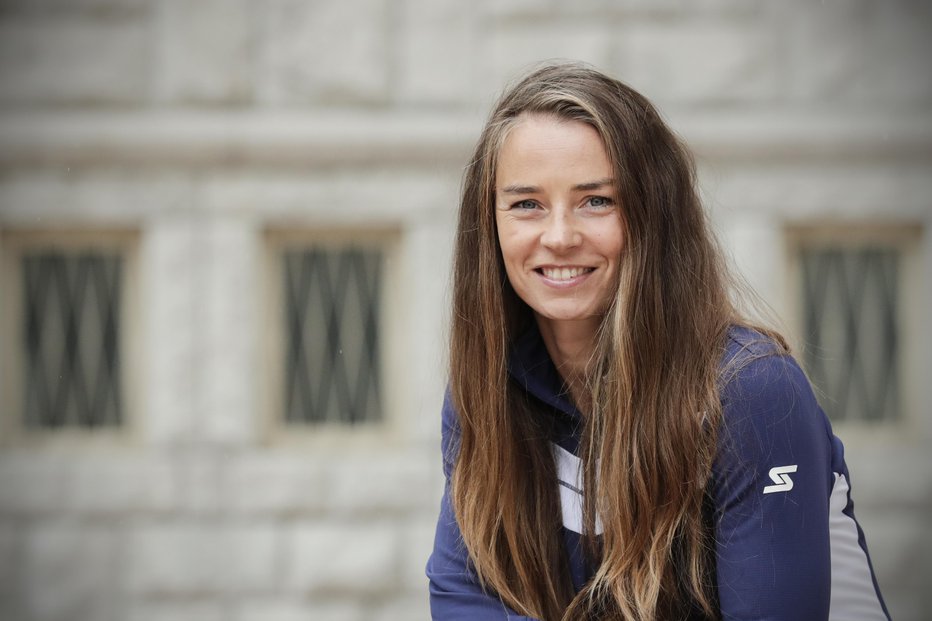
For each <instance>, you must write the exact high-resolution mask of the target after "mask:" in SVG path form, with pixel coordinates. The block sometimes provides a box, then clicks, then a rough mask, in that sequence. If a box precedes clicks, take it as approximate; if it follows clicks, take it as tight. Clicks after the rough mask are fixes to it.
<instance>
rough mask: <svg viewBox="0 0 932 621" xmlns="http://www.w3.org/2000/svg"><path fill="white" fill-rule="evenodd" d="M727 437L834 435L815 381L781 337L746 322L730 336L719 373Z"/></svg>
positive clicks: (822, 438) (819, 438)
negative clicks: (808, 375) (761, 330)
mask: <svg viewBox="0 0 932 621" xmlns="http://www.w3.org/2000/svg"><path fill="white" fill-rule="evenodd" d="M720 396H721V402H722V417H723V421H722V422H723V424H724V429H723V431H724V432H725V435H726V437H735V436H737V437H744V438H747V437H753V438H755V440H756V441H761V440H764V439H765V438H772V439H774V441H777V439H776V437H775V436H777V437H782V438H783V439H785V440H788V441H790V442H791V443H792V441H793V440H794V439H797V440H798V439H799V438H800V436H805V437H808V438H810V439H812V440H817V441H818V442H823V441H826V440H828V439H829V438H830V436H831V431H830V426H829V424H828V420H827V418H826V417H825V414H824V413H823V412H822V409H821V407H820V406H819V403H818V400H817V398H816V395H815V392H814V391H813V389H812V385H811V384H810V383H809V379H808V378H807V377H806V374H805V372H804V371H803V370H802V368H801V367H800V365H799V363H798V362H797V361H796V359H795V358H794V357H793V356H792V355H791V354H790V352H789V351H788V350H787V348H786V347H785V346H784V345H783V343H782V342H780V341H778V340H777V339H776V338H775V337H771V336H769V335H767V334H765V333H763V332H760V331H757V330H754V329H753V328H748V327H744V326H738V327H734V328H732V329H731V330H730V331H729V333H728V337H727V344H726V346H725V355H724V360H723V364H722V371H721V379H720Z"/></svg>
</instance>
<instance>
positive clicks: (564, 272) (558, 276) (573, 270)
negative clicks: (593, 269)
mask: <svg viewBox="0 0 932 621" xmlns="http://www.w3.org/2000/svg"><path fill="white" fill-rule="evenodd" d="M541 271H542V272H543V273H544V276H546V277H547V278H549V279H551V280H570V279H572V278H576V277H577V276H581V275H582V274H585V273H586V272H588V271H590V268H588V267H544V268H541Z"/></svg>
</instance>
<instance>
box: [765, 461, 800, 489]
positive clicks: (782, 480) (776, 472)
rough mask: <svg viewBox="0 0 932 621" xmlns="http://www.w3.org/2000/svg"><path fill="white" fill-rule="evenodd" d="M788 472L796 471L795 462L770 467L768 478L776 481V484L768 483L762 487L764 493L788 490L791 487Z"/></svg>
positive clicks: (791, 480)
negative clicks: (788, 464)
mask: <svg viewBox="0 0 932 621" xmlns="http://www.w3.org/2000/svg"><path fill="white" fill-rule="evenodd" d="M790 472H796V464H793V465H792V466H776V467H775V468H771V469H770V473H769V474H770V480H771V481H773V482H774V483H776V485H768V486H767V487H765V488H764V493H765V494H772V493H774V492H788V491H790V490H791V489H793V479H791V478H790V475H789V473H790Z"/></svg>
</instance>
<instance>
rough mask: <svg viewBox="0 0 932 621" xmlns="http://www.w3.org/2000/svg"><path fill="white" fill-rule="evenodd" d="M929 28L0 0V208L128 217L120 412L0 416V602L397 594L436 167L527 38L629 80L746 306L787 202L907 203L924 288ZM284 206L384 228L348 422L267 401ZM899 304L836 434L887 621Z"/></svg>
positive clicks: (269, 615)
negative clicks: (873, 388)
mask: <svg viewBox="0 0 932 621" xmlns="http://www.w3.org/2000/svg"><path fill="white" fill-rule="evenodd" d="M930 26H932V10H930V8H929V7H928V5H927V4H926V3H923V2H918V1H916V2H911V1H908V0H896V1H892V2H883V3H874V2H868V1H867V0H850V1H842V0H835V1H829V0H827V1H824V2H818V3H816V2H807V1H803V0H791V1H782V2H769V3H765V2H748V1H745V0H741V1H739V0H693V1H692V2H684V1H681V0H653V1H648V0H624V1H622V2H604V1H599V0H587V1H584V2H574V3H568V2H556V1H555V0H510V1H507V2H500V1H494V0H479V1H477V2H473V3H464V2H455V1H453V0H438V1H431V2H428V1H426V0H425V1H422V2H418V1H415V0H405V1H399V2H389V1H388V0H353V1H351V2H350V1H343V0H321V1H315V2H307V1H304V0H258V1H251V2H250V1H247V0H201V1H198V2H182V1H181V0H164V1H162V2H154V1H151V2H150V1H147V0H33V1H27V0H0V230H2V232H4V233H5V234H9V235H15V234H16V233H17V232H18V231H23V230H48V229H52V230H65V231H70V230H95V231H100V230H111V229H112V230H121V231H122V230H131V231H134V232H135V233H136V234H137V236H138V244H137V248H136V254H135V271H134V272H133V273H134V275H135V277H136V278H135V282H134V285H133V286H134V300H135V302H134V315H133V317H134V319H133V320H132V325H131V333H130V338H131V341H132V344H133V350H132V351H133V359H132V360H133V369H132V377H133V379H134V386H135V389H134V390H133V391H132V404H131V407H130V413H131V416H132V419H131V421H130V424H129V429H128V433H127V434H124V435H123V436H120V437H119V438H117V439H113V438H93V437H91V438H87V437H70V436H66V437H63V438H51V439H50V438H44V439H43V440H42V441H38V440H36V439H30V438H13V437H10V436H7V437H5V438H3V439H2V440H0V442H2V446H0V613H2V614H0V616H2V617H3V618H4V619H22V620H24V621H26V620H29V621H32V620H36V621H38V620H42V621H45V620H57V619H62V620H63V619H69V620H72V619H73V620H78V619H80V620H84V619H86V620H92V619H93V620H95V621H107V620H117V619H120V620H122V619H129V620H133V621H135V620H161V619H165V620H168V619H171V620H172V621H184V620H185V619H191V620H194V619H197V620H199V621H200V620H211V619H218V620H219V619H224V620H227V619H233V620H243V621H245V620H252V619H256V620H262V621H277V620H286V619H288V620H290V619H299V618H300V619H308V618H310V619H327V620H335V621H341V620H344V619H346V620H350V619H353V620H363V619H365V620H367V621H368V620H373V619H420V618H427V616H428V612H427V602H426V580H425V578H424V577H423V566H424V562H425V560H426V557H427V555H428V553H429V550H430V547H431V539H432V535H433V523H434V519H435V512H436V505H437V501H438V499H439V494H440V489H441V486H442V481H441V475H440V465H439V450H438V437H439V418H438V413H439V406H440V401H441V396H442V391H443V385H444V371H443V367H444V360H445V353H444V338H445V332H444V326H445V316H446V306H447V302H448V299H449V296H448V291H447V283H448V278H449V277H448V272H449V259H450V257H449V249H450V244H451V240H452V236H453V231H452V227H453V220H454V211H455V206H456V202H457V190H458V184H459V177H460V173H461V170H462V167H463V165H464V162H465V159H466V158H467V157H468V154H469V150H470V148H471V145H472V142H473V141H474V140H475V137H476V134H477V132H478V129H479V127H480V125H481V121H482V118H483V116H484V115H485V113H486V111H487V109H488V107H489V105H490V103H491V102H492V101H493V99H494V97H495V95H496V94H497V92H499V90H500V89H501V87H502V86H503V85H504V84H505V82H506V81H507V80H508V79H511V78H513V77H514V76H515V75H517V74H518V73H519V72H520V71H521V70H522V69H523V68H525V67H527V66H528V65H529V64H530V63H533V62H536V61H539V60H542V59H547V58H553V57H565V58H575V59H581V60H585V61H588V62H591V63H594V64H595V65H597V66H598V67H600V68H602V69H604V70H606V71H609V72H611V73H613V74H615V75H617V76H619V77H621V78H622V79H624V80H626V81H628V82H630V83H631V84H633V85H634V86H635V87H637V88H639V89H640V90H642V91H643V92H644V93H645V94H646V95H647V96H648V97H650V98H651V99H652V100H653V101H655V102H656V103H657V104H658V105H659V106H660V107H661V108H662V110H663V111H664V113H665V114H666V115H667V117H668V118H669V119H670V121H671V123H672V124H673V126H674V127H675V128H676V129H677V130H678V131H680V132H681V133H682V134H683V135H684V136H685V137H686V139H687V140H688V141H689V142H690V144H691V145H692V146H693V147H694V148H695V150H696V152H697V155H698V157H699V164H700V171H701V181H702V186H703V191H704V193H705V195H706V198H707V202H708V204H709V206H710V209H711V210H712V213H713V216H714V218H715V222H716V225H717V228H718V229H719V231H720V232H721V234H722V237H723V239H724V240H725V242H726V246H727V247H728V249H729V251H730V253H731V254H732V255H733V256H734V257H735V260H736V262H737V263H738V264H740V265H741V267H742V269H743V271H744V272H745V273H746V275H747V277H748V279H749V280H750V281H751V282H752V284H754V285H755V287H757V288H758V289H759V290H760V291H761V293H762V294H763V295H764V297H765V298H766V299H767V300H768V301H769V302H770V303H771V305H772V306H774V307H775V309H776V310H777V311H778V312H779V313H788V312H790V311H791V309H792V307H791V304H790V302H789V301H788V300H789V298H790V297H791V292H790V291H789V290H788V288H789V285H787V284H786V272H787V269H788V268H787V259H786V256H785V252H786V250H785V243H784V240H783V236H784V232H785V227H786V226H787V225H790V224H794V223H805V222H824V221H831V222H836V221H837V222H854V223H860V222H864V223H877V222H902V223H907V224H910V225H916V226H919V227H921V229H922V230H923V231H924V236H923V238H922V241H921V242H920V243H919V246H918V250H917V255H916V256H917V260H916V261H917V265H918V268H917V269H919V270H920V273H921V274H922V275H923V276H922V277H920V278H918V279H917V280H916V282H918V283H919V286H918V288H917V291H916V293H915V297H914V298H913V299H914V300H915V308H914V309H913V312H915V313H917V314H918V316H919V317H927V316H928V315H929V314H930V311H932V285H930V283H932V278H930V277H929V275H930V274H932V242H930V240H929V238H930V236H929V234H928V232H929V227H930V225H932V175H929V170H930V163H932V73H930V72H929V71H928V70H927V68H926V65H927V62H928V61H927V59H928V58H930V57H932V54H930V52H932V38H930V37H929V34H930ZM294 228H296V229H307V230H315V229H326V230H329V229H333V228H338V229H341V230H346V229H350V230H355V229H358V230H371V229H388V230H391V231H394V235H395V238H396V241H397V247H398V254H397V257H398V258H397V260H398V262H399V265H398V266H397V269H398V273H399V274H401V275H402V276H401V277H399V278H397V279H396V280H394V281H392V284H393V287H395V289H396V290H395V291H394V292H393V298H394V299H395V310H394V312H395V315H396V316H397V320H395V321H394V322H393V323H392V328H393V334H392V336H391V337H390V338H391V340H392V343H393V346H392V348H391V352H390V355H391V360H390V366H391V367H393V368H395V369H397V373H396V375H395V376H393V377H396V379H397V381H396V382H394V385H393V388H392V391H393V393H392V394H393V397H392V400H391V407H390V408H389V411H388V412H387V417H388V422H387V424H386V425H385V426H384V427H381V428H379V429H378V430H377V431H375V432H373V431H371V430H370V431H366V430H359V431H358V432H352V431H351V432H345V433H340V432H333V433H330V432H327V433H321V434H314V433H307V434H298V436H297V437H289V436H287V434H282V433H281V429H280V427H277V426H276V423H275V422H274V421H271V422H270V418H274V416H273V415H272V414H270V412H269V408H268V407H267V403H268V392H269V391H270V390H272V388H270V385H269V382H270V380H269V378H268V376H267V374H266V366H267V364H266V363H267V360H266V358H265V356H266V330H265V326H266V325H267V324H268V322H269V321H271V319H270V318H269V308H268V303H267V302H268V300H267V299H266V296H265V295H264V292H265V291H266V288H265V287H266V285H267V281H268V279H269V278H271V277H272V276H271V275H270V272H269V271H268V268H267V266H266V264H265V256H266V253H267V246H268V234H269V231H276V230H283V229H294ZM8 238H9V237H0V243H3V240H5V239H8ZM0 250H2V248H0ZM2 285H3V283H2V282H0V298H2V296H3V295H4V289H3V286H2ZM918 325H919V326H920V330H919V331H918V332H917V333H916V334H911V335H910V338H911V339H912V340H914V341H915V343H917V350H918V351H919V352H920V353H919V355H918V359H917V360H916V361H915V362H916V364H915V365H914V366H913V369H915V370H913V371H911V373H912V375H910V376H909V377H908V378H907V379H908V380H909V381H910V382H911V383H912V385H914V389H913V393H912V394H913V395H914V401H913V403H914V405H913V407H912V408H911V410H910V411H909V412H908V413H907V414H908V416H907V420H906V422H905V423H903V424H901V425H897V426H894V427H893V428H888V429H881V430H863V429H844V428H841V429H839V430H838V431H839V433H840V434H841V435H842V436H843V438H844V439H845V440H846V443H847V445H848V450H849V464H850V467H851V470H852V477H853V482H854V486H855V493H856V500H857V501H858V510H859V515H860V516H861V518H862V522H863V523H864V524H865V526H866V527H867V531H868V536H869V541H870V542H871V549H872V552H873V555H874V560H875V563H876V566H877V569H878V573H879V576H880V580H881V584H882V586H883V588H884V591H885V594H886V595H887V598H888V602H889V605H890V609H891V612H892V613H893V614H894V617H895V618H898V619H921V618H924V615H925V614H926V612H925V611H926V610H928V609H930V608H932V600H930V595H929V593H932V589H930V587H932V582H930V576H932V561H930V559H932V537H930V536H929V535H928V529H927V527H926V526H925V523H926V521H927V518H926V516H927V515H928V512H929V510H930V509H932V487H930V485H929V483H928V482H929V481H932V460H929V458H928V457H927V455H928V450H929V448H930V444H932V410H930V408H929V406H928V405H927V404H929V403H932V392H930V388H929V387H928V381H927V380H926V378H925V377H923V375H922V373H923V372H922V369H928V368H929V366H930V364H932V357H930V354H929V353H928V352H932V331H930V330H929V329H928V328H927V327H926V326H925V325H922V322H921V321H920V322H919V323H918ZM10 338H11V337H10V335H8V334H0V339H10ZM8 347H10V343H9V342H0V349H2V348H8ZM0 403H6V402H5V401H4V399H3V395H2V394H0ZM10 416H12V414H11V413H10V412H9V411H6V409H3V410H0V418H9V417H10ZM7 428H8V426H6V427H0V429H7Z"/></svg>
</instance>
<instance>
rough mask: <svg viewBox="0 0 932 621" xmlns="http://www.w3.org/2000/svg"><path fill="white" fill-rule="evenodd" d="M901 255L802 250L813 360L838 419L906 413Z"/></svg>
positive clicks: (811, 368)
mask: <svg viewBox="0 0 932 621" xmlns="http://www.w3.org/2000/svg"><path fill="white" fill-rule="evenodd" d="M899 258H900V257H899V252H898V250H897V249H895V248H889V247H861V248H847V247H822V248H805V249H803V251H802V255H801V259H802V288H803V291H802V294H803V295H802V300H803V330H804V333H803V335H804V338H805V339H806V341H805V342H806V348H805V352H804V357H805V365H806V369H807V371H808V372H809V374H810V376H811V378H812V380H813V382H814V383H815V385H816V386H817V387H818V389H819V390H820V391H821V392H822V397H823V398H822V399H821V401H823V407H825V410H826V412H827V413H828V414H829V416H830V417H831V418H832V419H833V420H837V421H855V420H860V421H880V420H892V419H896V418H897V417H898V416H899V410H900V393H899V373H900V371H899V349H900V333H899V328H898V322H897V300H898V293H899V292H898V287H899V284H898V283H899V274H900V267H899V265H900V262H899Z"/></svg>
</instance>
